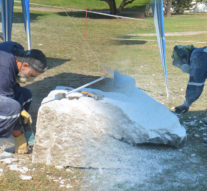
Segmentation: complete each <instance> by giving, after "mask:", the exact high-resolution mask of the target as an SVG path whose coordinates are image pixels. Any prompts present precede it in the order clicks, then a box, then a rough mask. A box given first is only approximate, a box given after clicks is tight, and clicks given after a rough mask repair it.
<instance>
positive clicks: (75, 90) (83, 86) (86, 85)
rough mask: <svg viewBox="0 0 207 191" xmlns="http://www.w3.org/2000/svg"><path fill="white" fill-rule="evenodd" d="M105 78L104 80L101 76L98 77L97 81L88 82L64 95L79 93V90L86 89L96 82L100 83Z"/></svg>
mask: <svg viewBox="0 0 207 191" xmlns="http://www.w3.org/2000/svg"><path fill="white" fill-rule="evenodd" d="M105 78H106V77H105V76H102V77H100V78H98V79H96V80H94V81H92V82H89V83H87V84H85V85H82V86H80V87H78V88H75V89H73V90H71V91H69V92H68V93H67V94H66V96H67V95H69V94H71V93H73V92H77V91H79V90H81V89H83V88H86V87H88V86H90V85H92V84H95V83H97V82H99V81H101V80H103V79H105Z"/></svg>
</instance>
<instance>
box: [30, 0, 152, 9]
mask: <svg viewBox="0 0 207 191" xmlns="http://www.w3.org/2000/svg"><path fill="white" fill-rule="evenodd" d="M146 2H147V3H148V2H149V0H135V1H134V2H133V3H131V4H129V5H128V6H127V8H132V7H139V6H143V5H145V4H146ZM30 3H38V4H45V5H51V6H61V7H62V6H63V7H67V8H77V9H108V4H107V3H106V2H104V1H100V0H58V1H56V0H44V1H42V0H30ZM120 3H121V0H117V1H116V4H117V7H118V6H119V5H120ZM32 6H33V5H32Z"/></svg>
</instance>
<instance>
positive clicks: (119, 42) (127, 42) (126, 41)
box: [111, 39, 147, 45]
mask: <svg viewBox="0 0 207 191" xmlns="http://www.w3.org/2000/svg"><path fill="white" fill-rule="evenodd" d="M111 42H112V43H113V44H114V45H140V44H145V43H147V41H145V40H129V39H123V40H121V39H120V40H119V39H117V40H116V39H114V40H112V41H111Z"/></svg>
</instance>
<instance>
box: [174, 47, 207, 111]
mask: <svg viewBox="0 0 207 191" xmlns="http://www.w3.org/2000/svg"><path fill="white" fill-rule="evenodd" d="M172 58H173V65H175V66H176V67H178V68H180V69H181V70H182V71H183V72H185V73H188V74H189V75H190V78H189V82H188V85H187V89H186V95H185V101H184V103H183V104H182V105H180V106H178V107H175V112H176V113H185V112H187V111H188V110H189V107H190V106H191V104H192V103H193V102H194V101H196V100H197V99H198V98H199V97H200V95H201V93H202V91H203V87H204V83H205V80H206V78H207V47H203V48H195V47H193V46H192V45H188V46H175V47H174V50H173V55H172Z"/></svg>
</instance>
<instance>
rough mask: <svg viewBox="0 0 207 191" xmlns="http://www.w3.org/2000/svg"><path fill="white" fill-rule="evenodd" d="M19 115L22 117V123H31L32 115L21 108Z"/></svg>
mask: <svg viewBox="0 0 207 191" xmlns="http://www.w3.org/2000/svg"><path fill="white" fill-rule="evenodd" d="M21 117H22V118H23V123H24V124H25V125H26V124H29V125H32V117H31V115H30V114H29V113H28V112H27V111H26V110H22V112H21Z"/></svg>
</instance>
